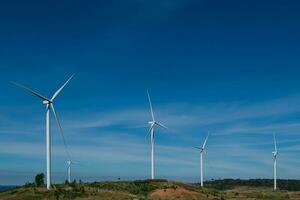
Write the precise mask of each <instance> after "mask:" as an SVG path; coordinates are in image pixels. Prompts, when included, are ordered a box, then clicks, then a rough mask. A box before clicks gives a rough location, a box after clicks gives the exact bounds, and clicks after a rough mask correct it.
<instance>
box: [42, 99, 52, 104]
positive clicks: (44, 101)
mask: <svg viewBox="0 0 300 200" xmlns="http://www.w3.org/2000/svg"><path fill="white" fill-rule="evenodd" d="M50 103H52V102H51V101H48V100H43V104H45V105H49V104H50Z"/></svg>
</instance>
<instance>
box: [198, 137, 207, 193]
mask: <svg viewBox="0 0 300 200" xmlns="http://www.w3.org/2000/svg"><path fill="white" fill-rule="evenodd" d="M208 136H209V133H208V134H207V136H206V138H205V140H204V143H203V145H202V147H195V148H196V149H199V150H200V176H201V177H200V183H201V187H203V152H204V151H205V146H206V143H207V139H208Z"/></svg>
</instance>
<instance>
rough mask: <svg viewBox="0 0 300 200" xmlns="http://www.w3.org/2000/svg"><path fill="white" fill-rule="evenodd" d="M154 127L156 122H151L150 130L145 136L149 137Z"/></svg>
mask: <svg viewBox="0 0 300 200" xmlns="http://www.w3.org/2000/svg"><path fill="white" fill-rule="evenodd" d="M153 127H154V124H151V126H150V129H149V131H148V132H147V134H146V135H145V138H147V137H148V135H150V133H151V130H152V129H153Z"/></svg>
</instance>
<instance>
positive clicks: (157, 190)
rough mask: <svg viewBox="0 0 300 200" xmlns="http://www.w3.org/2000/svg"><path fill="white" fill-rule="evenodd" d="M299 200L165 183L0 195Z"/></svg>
mask: <svg viewBox="0 0 300 200" xmlns="http://www.w3.org/2000/svg"><path fill="white" fill-rule="evenodd" d="M221 196H223V197H224V198H225V200H246V199H247V200H287V199H294V200H297V199H299V200H300V191H284V190H278V191H276V192H274V191H273V190H272V188H263V187H245V186H243V187H235V188H231V189H227V190H217V189H212V188H203V189H202V188H201V187H199V185H196V184H188V183H180V182H173V181H166V180H144V181H119V182H95V183H76V184H67V185H66V184H57V185H54V186H53V189H52V190H50V191H47V190H46V189H45V188H36V187H34V186H22V187H18V188H16V189H13V190H9V191H6V192H1V193H0V199H1V200H65V199H66V200H67V199H76V200H146V199H147V200H204V199H207V200H218V199H220V197H221Z"/></svg>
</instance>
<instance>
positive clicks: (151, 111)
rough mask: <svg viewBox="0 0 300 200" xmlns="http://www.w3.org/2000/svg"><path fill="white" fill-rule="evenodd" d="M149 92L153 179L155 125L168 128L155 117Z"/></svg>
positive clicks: (152, 176)
mask: <svg viewBox="0 0 300 200" xmlns="http://www.w3.org/2000/svg"><path fill="white" fill-rule="evenodd" d="M147 94H148V100H149V106H150V113H151V119H152V120H151V121H149V122H148V123H149V124H150V129H149V131H148V135H149V134H150V141H151V179H154V177H155V166H154V165H155V159H154V127H155V126H160V127H162V128H164V129H168V128H167V127H166V126H165V125H163V124H162V123H160V122H158V121H156V120H155V118H154V113H153V109H152V104H151V99H150V95H149V92H148V91H147Z"/></svg>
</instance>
